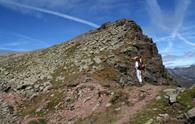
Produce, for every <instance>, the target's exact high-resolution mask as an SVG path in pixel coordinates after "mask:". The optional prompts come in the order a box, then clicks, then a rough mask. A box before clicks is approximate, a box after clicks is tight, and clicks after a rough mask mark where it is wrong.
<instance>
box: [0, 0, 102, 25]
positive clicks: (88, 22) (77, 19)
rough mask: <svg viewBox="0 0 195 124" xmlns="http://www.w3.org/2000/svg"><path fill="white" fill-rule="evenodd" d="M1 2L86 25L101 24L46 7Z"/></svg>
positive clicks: (0, 1)
mask: <svg viewBox="0 0 195 124" xmlns="http://www.w3.org/2000/svg"><path fill="white" fill-rule="evenodd" d="M0 3H1V4H8V5H13V6H17V7H21V8H25V9H30V10H34V11H38V12H41V13H47V14H50V15H54V16H58V17H62V18H64V19H69V20H72V21H76V22H79V23H82V24H86V25H89V26H91V27H94V28H98V27H99V25H97V24H95V23H93V22H90V21H87V20H83V19H81V18H78V17H74V16H71V15H67V14H63V13H60V12H56V11H52V10H48V9H44V8H39V7H34V6H30V5H25V4H20V3H17V2H12V1H5V0H0Z"/></svg>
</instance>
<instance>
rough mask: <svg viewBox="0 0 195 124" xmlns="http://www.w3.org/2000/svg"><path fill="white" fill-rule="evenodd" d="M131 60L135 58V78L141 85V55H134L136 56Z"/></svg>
mask: <svg viewBox="0 0 195 124" xmlns="http://www.w3.org/2000/svg"><path fill="white" fill-rule="evenodd" d="M133 60H135V70H136V76H137V79H138V81H139V84H140V85H143V80H142V67H141V63H142V59H141V57H139V56H136V57H134V58H133Z"/></svg>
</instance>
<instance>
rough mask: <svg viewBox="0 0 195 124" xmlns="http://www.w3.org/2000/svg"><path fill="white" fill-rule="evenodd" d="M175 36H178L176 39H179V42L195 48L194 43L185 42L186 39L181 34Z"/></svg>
mask: <svg viewBox="0 0 195 124" xmlns="http://www.w3.org/2000/svg"><path fill="white" fill-rule="evenodd" d="M177 36H178V38H179V39H180V40H182V41H184V42H185V43H186V44H188V45H191V46H195V43H193V42H191V41H189V40H187V39H186V38H185V37H183V36H182V35H181V34H179V33H178V34H177Z"/></svg>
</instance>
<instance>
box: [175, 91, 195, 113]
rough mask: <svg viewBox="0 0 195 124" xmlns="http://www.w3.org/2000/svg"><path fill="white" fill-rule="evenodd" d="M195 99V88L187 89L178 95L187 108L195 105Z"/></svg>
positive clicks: (179, 100)
mask: <svg viewBox="0 0 195 124" xmlns="http://www.w3.org/2000/svg"><path fill="white" fill-rule="evenodd" d="M193 99H195V88H192V89H189V90H186V91H184V92H183V93H181V94H180V95H179V96H178V97H177V101H178V102H179V103H180V104H181V105H183V106H185V107H186V108H187V109H189V108H192V107H195V103H193Z"/></svg>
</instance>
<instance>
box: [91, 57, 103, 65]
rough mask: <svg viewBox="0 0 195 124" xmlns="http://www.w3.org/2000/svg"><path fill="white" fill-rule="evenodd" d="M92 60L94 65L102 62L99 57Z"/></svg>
mask: <svg viewBox="0 0 195 124" xmlns="http://www.w3.org/2000/svg"><path fill="white" fill-rule="evenodd" d="M93 60H94V61H95V63H96V64H100V63H101V62H102V61H101V59H100V58H99V57H95V58H94V59H93Z"/></svg>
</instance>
